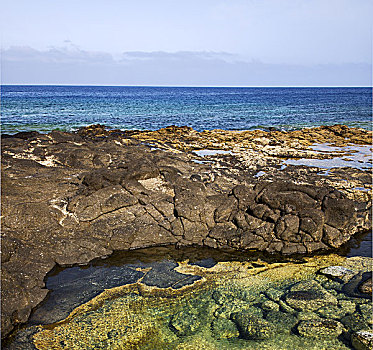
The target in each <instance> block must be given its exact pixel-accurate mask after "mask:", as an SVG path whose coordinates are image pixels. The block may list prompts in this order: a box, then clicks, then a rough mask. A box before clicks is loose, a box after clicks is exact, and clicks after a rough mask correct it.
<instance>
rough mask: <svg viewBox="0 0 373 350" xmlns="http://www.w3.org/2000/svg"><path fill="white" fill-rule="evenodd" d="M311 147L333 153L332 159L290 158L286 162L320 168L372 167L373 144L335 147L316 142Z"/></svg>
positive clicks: (323, 152)
mask: <svg viewBox="0 0 373 350" xmlns="http://www.w3.org/2000/svg"><path fill="white" fill-rule="evenodd" d="M310 148H311V149H312V150H314V151H317V152H319V153H321V154H330V155H333V158H331V159H308V158H301V159H288V160H286V161H285V162H284V164H287V165H305V166H313V167H318V168H325V169H331V168H343V167H349V168H356V169H360V170H366V169H371V168H372V146H370V145H363V146H357V145H353V146H345V147H333V146H330V145H329V144H327V143H325V144H318V143H315V144H313V145H312V146H310Z"/></svg>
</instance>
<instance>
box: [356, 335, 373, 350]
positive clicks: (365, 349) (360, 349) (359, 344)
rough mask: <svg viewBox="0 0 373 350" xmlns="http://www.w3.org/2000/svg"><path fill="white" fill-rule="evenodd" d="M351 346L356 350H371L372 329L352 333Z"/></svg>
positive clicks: (372, 346)
mask: <svg viewBox="0 0 373 350" xmlns="http://www.w3.org/2000/svg"><path fill="white" fill-rule="evenodd" d="M351 342H352V346H353V347H354V349H356V350H372V349H373V331H372V330H362V331H359V332H356V333H354V334H352V336H351Z"/></svg>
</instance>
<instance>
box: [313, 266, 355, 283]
mask: <svg viewBox="0 0 373 350" xmlns="http://www.w3.org/2000/svg"><path fill="white" fill-rule="evenodd" d="M319 272H320V273H321V274H323V275H326V276H329V277H332V278H338V279H339V280H342V281H343V282H345V283H346V282H348V281H349V280H350V279H351V278H352V277H353V276H354V275H355V274H356V272H355V271H353V270H351V269H348V268H346V267H343V266H328V267H326V268H323V269H321V270H320V271H319Z"/></svg>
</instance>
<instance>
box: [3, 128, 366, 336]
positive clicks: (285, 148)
mask: <svg viewBox="0 0 373 350" xmlns="http://www.w3.org/2000/svg"><path fill="white" fill-rule="evenodd" d="M371 140H372V132H369V131H366V130H363V129H355V128H348V127H346V126H343V125H337V126H330V127H329V126H325V127H318V128H311V129H308V128H307V129H302V130H296V131H292V132H281V131H277V130H274V131H269V132H264V131H260V130H255V131H241V132H240V131H224V130H212V131H204V132H197V131H195V130H193V129H191V128H188V127H174V126H170V127H167V128H164V129H160V130H157V131H124V132H122V131H119V130H106V129H105V128H104V127H103V126H101V125H96V126H89V127H85V128H81V129H80V130H78V131H77V132H76V133H65V132H59V131H53V132H51V133H48V134H39V133H37V132H29V133H27V132H26V133H19V134H16V135H12V136H10V135H8V136H6V135H3V138H2V204H3V205H2V211H3V213H2V215H3V237H2V269H3V277H2V278H3V280H2V289H3V292H2V295H3V296H2V303H3V307H2V312H3V315H2V322H3V323H2V330H3V332H2V336H6V335H7V334H8V333H9V332H10V331H11V329H12V328H13V327H14V326H15V325H17V324H20V323H24V322H26V321H27V319H28V317H29V315H30V312H31V310H32V308H34V307H36V306H37V305H38V304H39V303H40V302H41V301H42V300H44V298H45V297H46V295H47V293H48V291H47V290H46V289H45V286H44V277H45V276H46V274H47V273H48V272H49V271H50V270H51V269H52V268H53V267H54V266H55V264H56V263H57V264H58V265H60V266H66V265H72V264H85V263H87V262H89V261H91V260H92V259H94V258H98V257H103V256H108V255H110V254H112V252H113V251H116V250H126V249H131V250H132V249H138V248H143V247H150V246H160V245H164V244H173V245H175V246H188V245H197V246H207V247H212V248H233V249H237V250H251V249H255V250H259V251H266V252H268V253H279V254H284V255H289V254H290V255H291V254H314V253H315V252H317V251H319V250H326V251H327V250H333V249H336V248H338V247H340V246H341V245H342V244H344V243H345V242H347V241H348V240H349V239H350V238H351V237H352V236H353V235H354V234H355V233H357V232H361V231H365V230H370V229H371V217H370V215H371V214H370V203H371V196H372V185H371V173H370V172H369V170H370V169H371V163H370V161H369V159H367V158H366V155H364V154H362V157H363V158H361V159H360V158H359V159H353V160H352V162H353V163H352V164H355V165H356V164H357V166H356V167H343V166H333V167H330V168H327V171H328V174H327V175H325V174H324V175H322V173H323V171H325V168H323V170H322V169H320V168H319V167H315V166H307V165H302V164H295V165H294V164H291V163H286V161H288V160H289V159H298V160H301V159H324V160H333V159H335V158H339V159H342V160H341V161H342V163H341V164H347V163H344V162H349V160H344V159H346V158H353V156H354V155H355V154H356V153H359V150H360V149H359V148H356V149H354V148H351V146H353V147H366V149H367V150H368V151H369V150H370V151H369V152H371V148H370V147H371ZM315 144H317V145H318V147H319V149H313V148H312V145H315ZM320 145H321V146H324V148H322V147H321V146H320ZM320 147H321V149H320ZM325 147H326V149H325ZM348 147H350V148H348ZM364 149H365V148H364ZM200 150H205V151H206V150H208V151H210V152H208V153H207V154H206V152H205V154H203V153H198V151H200ZM213 150H218V151H225V152H223V153H222V152H211V151H213ZM364 157H365V158H364ZM368 158H369V157H368ZM370 159H371V158H370ZM350 161H351V160H350ZM359 164H360V165H361V166H360V168H359ZM369 164H370V166H369ZM337 165H338V164H337ZM306 214H307V215H306ZM15 291H16V293H15Z"/></svg>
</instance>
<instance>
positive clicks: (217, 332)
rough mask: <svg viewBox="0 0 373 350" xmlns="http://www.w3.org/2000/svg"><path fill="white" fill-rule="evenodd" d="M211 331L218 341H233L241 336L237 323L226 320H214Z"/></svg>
mask: <svg viewBox="0 0 373 350" xmlns="http://www.w3.org/2000/svg"><path fill="white" fill-rule="evenodd" d="M211 330H212V334H213V336H214V337H215V338H216V339H231V338H237V337H238V336H239V335H240V333H239V331H238V329H237V327H236V325H235V323H234V322H232V321H231V320H227V319H224V318H219V319H215V320H213V321H212V323H211Z"/></svg>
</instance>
